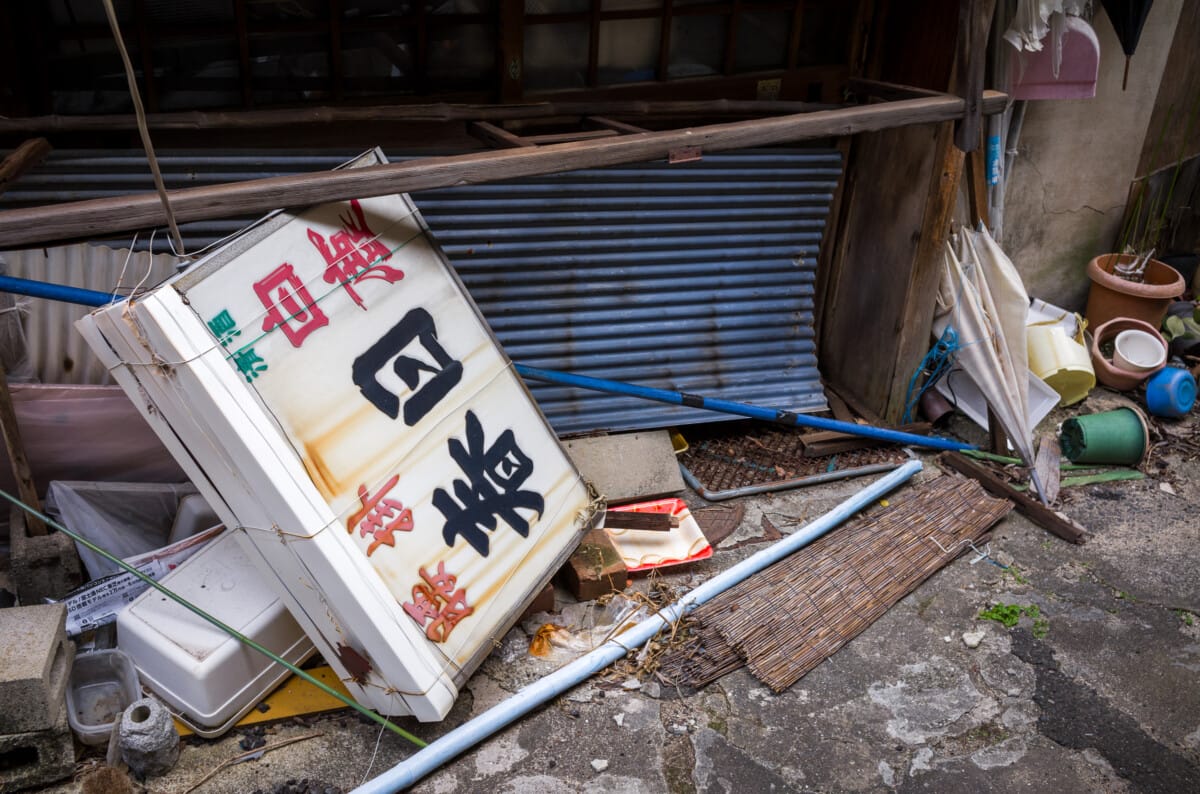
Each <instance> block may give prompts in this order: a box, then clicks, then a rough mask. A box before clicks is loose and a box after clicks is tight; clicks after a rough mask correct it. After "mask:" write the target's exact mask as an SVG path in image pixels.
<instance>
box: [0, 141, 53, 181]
mask: <svg viewBox="0 0 1200 794" xmlns="http://www.w3.org/2000/svg"><path fill="white" fill-rule="evenodd" d="M52 148H54V147H52V146H51V145H50V141H48V140H46V139H45V138H30V139H29V140H27V141H25V142H24V143H22V144H21V145H20V146H18V147H17V148H16V149H13V150H12V152H11V153H9V155H8V157H5V158H4V162H2V163H0V193H3V192H4V191H5V190H6V189H7V188H8V185H9V183H10V182H14V181H16V180H17V178H19V177H20V176H21V174H23V173H25V172H26V171H28V170H29V169H30V168H33V167H34V166H35V165H37V164H38V163H40V162H41V161H42V160H44V159H45V157H46V155H48V154H50V150H51V149H52Z"/></svg>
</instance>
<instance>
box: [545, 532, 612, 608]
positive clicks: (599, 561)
mask: <svg viewBox="0 0 1200 794" xmlns="http://www.w3.org/2000/svg"><path fill="white" fill-rule="evenodd" d="M559 574H560V576H561V577H562V580H563V583H564V584H565V585H566V586H567V589H569V590H570V591H571V594H572V595H574V596H575V597H576V598H578V599H579V600H580V601H591V600H593V599H596V598H599V597H600V596H602V595H607V594H608V593H612V592H619V591H621V590H624V589H625V580H626V576H627V575H628V569H626V567H625V563H623V562H622V561H621V555H620V554H618V553H617V550H616V548H615V547H614V546H613V544H612V541H611V540H609V537H608V533H607V532H605V531H604V530H603V529H593V530H592V531H591V532H589V533H588V534H586V535H584V536H583V540H582V541H581V542H580V543H579V547H578V548H577V549H575V553H574V554H572V555H571V556H570V558H569V559H568V560H567V564H566V565H564V566H563V567H562V568H561V569H560V571H559Z"/></svg>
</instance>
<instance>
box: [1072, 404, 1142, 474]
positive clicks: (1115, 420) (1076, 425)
mask: <svg viewBox="0 0 1200 794" xmlns="http://www.w3.org/2000/svg"><path fill="white" fill-rule="evenodd" d="M1147 441H1148V433H1147V429H1146V421H1145V419H1143V418H1142V416H1141V415H1140V414H1139V413H1138V412H1137V411H1135V410H1134V409H1132V408H1118V409H1117V410H1115V411H1105V412H1104V413H1099V414H1087V415H1085V416H1076V417H1074V418H1072V419H1068V420H1067V421H1065V422H1063V426H1062V433H1061V434H1060V435H1059V445H1060V446H1061V447H1062V451H1063V454H1064V455H1066V456H1067V457H1068V458H1069V459H1070V460H1071V462H1072V463H1110V464H1114V465H1126V466H1128V465H1134V464H1136V463H1138V462H1139V461H1141V459H1142V456H1143V455H1145V454H1146V446H1147Z"/></svg>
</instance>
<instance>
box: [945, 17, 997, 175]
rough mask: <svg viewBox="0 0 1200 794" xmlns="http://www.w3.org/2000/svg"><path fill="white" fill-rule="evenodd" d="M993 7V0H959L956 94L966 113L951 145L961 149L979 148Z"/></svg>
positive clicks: (970, 150) (967, 150)
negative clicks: (960, 0) (963, 104)
mask: <svg viewBox="0 0 1200 794" xmlns="http://www.w3.org/2000/svg"><path fill="white" fill-rule="evenodd" d="M995 7H996V0H962V2H961V3H960V5H959V12H958V15H959V17H958V52H957V64H956V68H957V70H958V78H957V83H958V92H957V93H958V95H959V96H961V97H962V98H963V100H964V101H965V102H966V103H967V112H966V114H965V115H964V116H963V118H962V119H961V120H960V121H959V122H958V125H957V127H956V129H955V131H954V145H955V146H957V147H958V148H959V150H961V151H963V152H968V153H969V152H973V151H975V150H976V149H977V148H979V136H980V133H981V132H982V131H983V99H982V97H983V78H984V72H985V68H986V66H987V40H988V31H989V30H991V27H992V12H993V11H994V10H995Z"/></svg>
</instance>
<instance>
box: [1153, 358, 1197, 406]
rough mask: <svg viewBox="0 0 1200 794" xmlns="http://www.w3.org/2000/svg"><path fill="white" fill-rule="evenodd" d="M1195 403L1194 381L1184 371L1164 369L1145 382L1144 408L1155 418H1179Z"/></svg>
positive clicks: (1172, 368)
mask: <svg viewBox="0 0 1200 794" xmlns="http://www.w3.org/2000/svg"><path fill="white" fill-rule="evenodd" d="M1195 402H1196V379H1195V378H1193V377H1192V373H1190V372H1188V371H1187V370H1186V369H1179V368H1178V367H1164V368H1163V369H1160V370H1159V371H1158V372H1156V373H1154V375H1153V376H1152V377H1151V378H1150V380H1148V381H1146V407H1147V408H1149V409H1150V413H1152V414H1154V415H1155V416H1163V417H1170V418H1179V417H1181V416H1185V415H1186V414H1187V412H1188V411H1190V410H1192V405H1194V404H1195Z"/></svg>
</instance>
